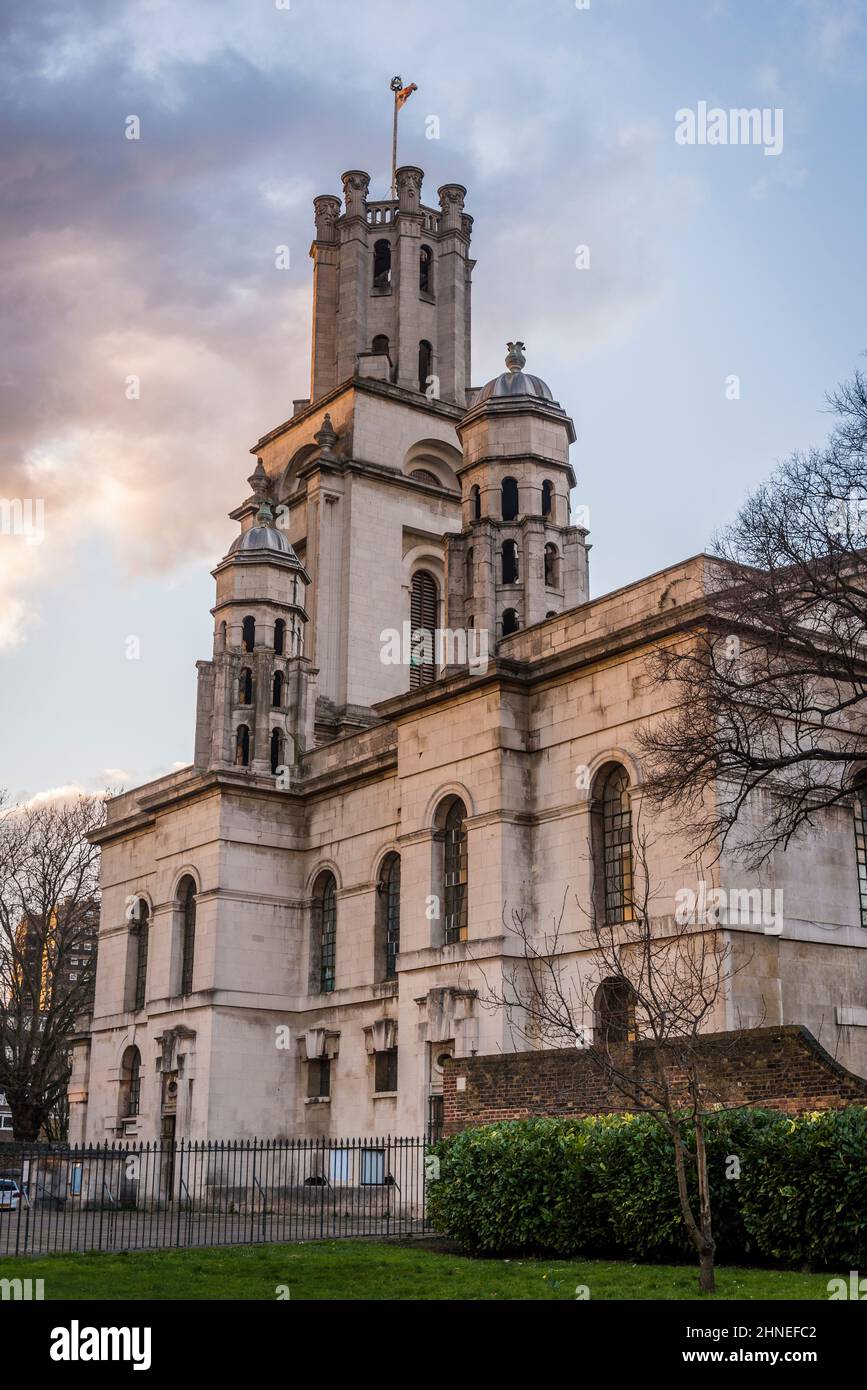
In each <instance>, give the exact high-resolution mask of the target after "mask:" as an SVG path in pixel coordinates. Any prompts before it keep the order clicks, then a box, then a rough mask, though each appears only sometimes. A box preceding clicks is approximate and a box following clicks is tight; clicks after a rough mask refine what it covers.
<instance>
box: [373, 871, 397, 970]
mask: <svg viewBox="0 0 867 1390" xmlns="http://www.w3.org/2000/svg"><path fill="white" fill-rule="evenodd" d="M376 891H377V894H378V897H379V901H378V907H379V914H378V923H377V926H378V931H377V938H378V939H377V943H376V957H377V959H376V976H377V979H380V980H393V979H394V977H395V975H396V974H397V957H398V952H399V951H400V855H399V854H387V855H386V856H385V859H384V860H383V861H382V868H381V870H380V874H379V883H378V884H377V886H376Z"/></svg>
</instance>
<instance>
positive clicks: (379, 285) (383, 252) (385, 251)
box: [373, 240, 391, 290]
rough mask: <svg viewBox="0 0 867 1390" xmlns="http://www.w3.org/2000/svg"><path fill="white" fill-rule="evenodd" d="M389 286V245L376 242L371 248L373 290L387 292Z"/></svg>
mask: <svg viewBox="0 0 867 1390" xmlns="http://www.w3.org/2000/svg"><path fill="white" fill-rule="evenodd" d="M390 284H391V243H390V242H388V241H384V240H383V241H377V242H376V243H375V244H374V247H373V288H374V289H375V290H387V289H388V288H389V286H390Z"/></svg>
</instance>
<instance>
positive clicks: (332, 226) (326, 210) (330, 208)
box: [313, 193, 340, 241]
mask: <svg viewBox="0 0 867 1390" xmlns="http://www.w3.org/2000/svg"><path fill="white" fill-rule="evenodd" d="M313 216H314V219H315V221H316V240H317V241H336V240H337V219H338V217H339V216H340V199H339V198H335V197H334V196H333V194H331V193H323V194H322V195H321V196H320V197H318V198H314V199H313Z"/></svg>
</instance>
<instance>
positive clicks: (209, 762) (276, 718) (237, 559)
mask: <svg viewBox="0 0 867 1390" xmlns="http://www.w3.org/2000/svg"><path fill="white" fill-rule="evenodd" d="M249 482H250V486H251V488H252V489H253V496H252V498H251V499H250V500H249V502H248V503H247V504H245V506H244V508H242V509H241V514H242V524H243V525H244V529H243V530H242V531H241V534H240V536H238V537H237V538H236V539H235V540H234V541H233V542H232V544H231V546H230V547H229V552H228V554H227V555H226V556H225V558H224V559H223V560H221V561H220V563H219V565H217V568H216V569H215V570H214V571H213V574H214V578H215V579H216V581H217V602H216V604H215V606H214V608H213V609H212V610H211V611H212V613H213V615H214V655H213V659H212V660H211V661H200V662H198V663H197V665H198V671H199V688H198V703H197V707H196V754H195V766H196V767H197V768H199V769H202V770H204V769H206V768H210V769H227V768H234V769H236V770H237V771H239V772H240V771H242V770H246V771H248V772H249V773H251V774H253V775H256V774H258V775H259V776H262V777H285V776H287V775H291V768H292V766H293V765H294V764H295V763H296V762H297V761H298V759H299V757H300V755H301V754H302V753H304V752H305V751H306V750H307V749H308V748H311V747H312V746H313V717H314V706H315V698H316V696H315V687H314V681H315V677H316V671H315V670H314V669H313V665H312V662H310V661H309V660H308V659H307V658H306V657H305V656H304V628H305V625H306V623H307V611H306V609H305V590H306V588H307V585H308V584H309V583H310V576H309V575H308V573H307V571H306V569H305V568H304V566H303V565H302V564H301V561H300V560H299V559H298V556H297V555H296V554H295V551H294V550H293V549H292V546H291V545H290V544H289V540H288V538H287V536H286V534H285V532H284V531H282V530H280V529H279V528H278V527H276V526H275V525H274V514H273V510H272V507H271V502H270V500H269V491H270V485H269V482H268V477H267V474H266V473H265V470H264V468H263V467H262V462H261V460H259V461H258V462H257V465H256V469H255V471H254V472H253V474H252V475H251V477H250V479H249ZM281 770H282V771H281Z"/></svg>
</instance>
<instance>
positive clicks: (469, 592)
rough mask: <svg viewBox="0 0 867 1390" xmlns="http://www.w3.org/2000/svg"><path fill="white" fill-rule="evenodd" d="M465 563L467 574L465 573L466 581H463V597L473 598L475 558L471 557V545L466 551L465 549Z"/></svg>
mask: <svg viewBox="0 0 867 1390" xmlns="http://www.w3.org/2000/svg"><path fill="white" fill-rule="evenodd" d="M465 563H466V567H467V574H466V582H465V584H464V597H465V598H473V597H474V592H473V590H474V586H475V572H476V566H475V560H474V558H473V547H472V546H470V548H469V549H468V551H467V558H466V562H465Z"/></svg>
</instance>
